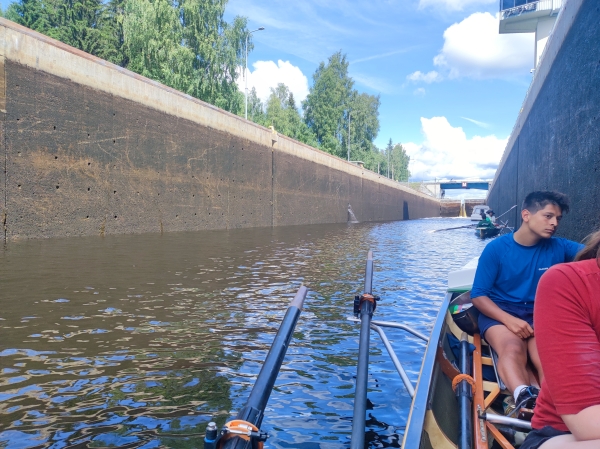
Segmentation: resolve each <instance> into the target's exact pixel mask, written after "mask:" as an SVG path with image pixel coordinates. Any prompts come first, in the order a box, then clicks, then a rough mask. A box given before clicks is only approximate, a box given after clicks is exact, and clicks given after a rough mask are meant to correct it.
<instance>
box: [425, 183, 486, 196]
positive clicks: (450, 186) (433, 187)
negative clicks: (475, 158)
mask: <svg viewBox="0 0 600 449" xmlns="http://www.w3.org/2000/svg"><path fill="white" fill-rule="evenodd" d="M491 183H492V180H491V179H476V180H472V179H470V180H459V181H455V180H454V179H450V180H449V181H448V180H439V181H438V180H437V179H436V180H434V181H423V182H422V183H421V185H422V187H423V188H422V189H421V191H425V190H427V191H428V192H430V193H431V194H433V196H435V197H436V198H444V197H445V196H446V190H461V189H464V190H467V189H475V190H489V188H490V185H491Z"/></svg>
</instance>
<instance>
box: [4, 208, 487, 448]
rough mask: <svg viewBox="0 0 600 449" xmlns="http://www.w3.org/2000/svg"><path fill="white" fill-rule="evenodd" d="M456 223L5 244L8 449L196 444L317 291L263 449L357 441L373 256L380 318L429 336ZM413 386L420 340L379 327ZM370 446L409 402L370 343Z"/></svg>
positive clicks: (280, 384) (382, 440) (387, 437)
mask: <svg viewBox="0 0 600 449" xmlns="http://www.w3.org/2000/svg"><path fill="white" fill-rule="evenodd" d="M468 223H469V222H468V221H466V220H464V219H442V218H436V219H426V220H414V221H405V222H390V223H375V224H374V223H363V224H352V225H346V224H344V225H316V226H295V227H281V228H261V229H244V230H230V231H207V232H187V233H173V234H164V235H157V234H147V235H127V236H110V237H105V238H99V237H91V238H87V237H86V238H72V239H52V240H35V241H23V242H11V243H10V244H9V245H8V246H7V247H6V248H4V249H1V250H0V305H1V307H0V372H1V375H0V447H1V448H7V449H17V448H18V449H21V448H56V449H58V448H92V447H108V446H110V447H127V448H157V447H169V448H202V447H203V443H202V441H203V433H204V430H205V427H206V424H207V423H208V422H209V421H216V422H217V424H218V425H219V426H221V425H223V424H224V423H225V422H226V421H227V420H228V419H230V418H231V417H232V416H233V415H235V413H236V412H237V411H238V410H239V409H240V408H241V407H242V406H243V405H244V402H245V399H246V398H247V396H248V394H249V392H250V389H251V388H252V385H253V382H254V380H255V379H256V376H257V374H258V372H259V370H260V368H261V363H262V361H263V360H264V358H265V356H266V354H267V352H268V349H269V347H270V344H271V342H272V340H273V337H274V335H275V333H276V331H277V329H278V326H279V324H280V322H281V319H282V318H283V315H284V314H285V311H286V308H287V306H288V304H289V302H290V300H291V299H292V298H293V297H294V295H295V293H296V291H297V290H298V288H299V287H300V286H301V285H306V286H307V287H308V288H309V289H310V293H309V295H308V298H307V300H306V302H305V309H304V311H303V313H302V315H301V316H300V319H299V321H298V325H297V327H296V331H295V333H294V338H293V340H292V343H291V345H290V348H289V350H288V353H287V356H286V359H285V361H284V365H283V368H282V370H281V373H280V375H279V377H278V380H277V382H276V386H275V389H274V391H273V393H272V395H271V398H270V400H269V403H268V406H267V410H266V413H265V418H264V421H263V426H262V428H263V430H265V431H267V432H268V433H269V435H270V438H269V439H268V441H267V442H266V444H265V447H266V448H299V449H316V448H322V449H334V448H347V447H349V441H350V434H351V427H352V407H353V395H354V388H355V375H356V359H357V353H358V337H359V325H357V324H354V323H351V322H349V321H348V320H347V317H349V316H352V303H353V298H354V295H355V294H357V293H360V292H361V288H362V286H363V281H364V265H365V259H366V255H367V251H368V249H369V248H371V249H372V250H373V252H374V261H375V274H374V280H373V287H374V293H376V294H378V295H380V296H381V298H382V300H381V302H380V303H379V304H378V307H377V310H376V312H375V317H376V319H380V320H395V321H398V322H401V323H404V324H407V325H410V326H412V327H414V328H415V329H417V330H418V331H420V332H422V333H425V334H426V335H429V333H430V331H431V328H432V325H433V321H434V319H435V316H436V314H437V312H438V308H439V306H440V303H441V301H442V299H443V297H444V289H445V285H446V278H447V274H448V272H449V271H450V270H453V269H456V268H459V267H460V266H462V265H463V264H464V263H466V262H467V261H468V260H470V259H471V258H472V257H474V256H477V255H479V253H480V252H481V250H482V249H483V247H484V245H485V243H486V242H482V241H480V240H478V239H477V238H476V237H475V235H474V234H473V231H472V230H469V229H457V230H453V231H447V232H439V233H432V232H431V231H432V230H434V229H440V228H447V227H453V226H460V225H464V224H468ZM386 332H387V334H388V337H389V338H390V340H391V342H392V344H393V346H394V348H395V349H396V352H397V354H398V357H399V358H400V360H401V361H402V363H403V364H404V367H405V369H406V370H407V372H408V375H409V377H410V378H411V380H412V381H413V382H416V380H417V376H418V372H419V369H420V364H421V359H422V356H423V353H424V349H425V345H424V343H423V342H422V341H420V340H418V339H416V338H415V337H412V336H411V335H409V334H407V333H406V332H403V331H396V330H388V331H386ZM370 354H371V355H370V360H371V365H370V370H369V393H368V399H369V402H368V406H369V410H368V417H367V445H366V447H369V448H379V447H400V443H401V441H402V435H403V432H404V426H405V424H406V420H407V416H408V411H409V407H410V402H411V400H410V397H409V395H408V393H407V392H406V390H405V389H404V387H403V385H402V382H401V380H400V378H399V376H398V373H397V372H396V370H395V368H394V366H393V364H392V362H391V361H390V359H389V357H388V355H387V353H386V351H385V348H384V347H383V345H382V343H381V342H380V340H379V337H378V336H377V335H376V334H373V335H372V336H371V351H370Z"/></svg>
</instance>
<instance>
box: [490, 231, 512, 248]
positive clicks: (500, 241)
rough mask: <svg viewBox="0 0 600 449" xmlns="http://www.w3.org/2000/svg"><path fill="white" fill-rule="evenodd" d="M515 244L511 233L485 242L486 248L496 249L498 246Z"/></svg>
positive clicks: (505, 246) (504, 246) (503, 246)
mask: <svg viewBox="0 0 600 449" xmlns="http://www.w3.org/2000/svg"><path fill="white" fill-rule="evenodd" d="M514 244H515V239H514V238H513V235H512V233H510V234H503V235H501V236H499V237H496V238H495V239H494V240H492V241H491V242H490V243H488V244H487V246H486V248H489V247H491V248H496V249H500V248H507V247H510V246H513V245H514Z"/></svg>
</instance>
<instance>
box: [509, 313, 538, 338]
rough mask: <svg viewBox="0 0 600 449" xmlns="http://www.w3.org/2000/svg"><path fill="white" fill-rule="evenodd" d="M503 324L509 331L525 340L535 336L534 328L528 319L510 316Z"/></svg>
mask: <svg viewBox="0 0 600 449" xmlns="http://www.w3.org/2000/svg"><path fill="white" fill-rule="evenodd" d="M503 324H504V325H505V326H506V327H507V328H508V330H509V331H511V332H512V333H513V334H515V335H516V336H517V337H519V338H521V339H523V340H525V339H527V338H529V337H533V328H532V327H531V326H530V325H529V323H528V322H527V321H524V320H522V319H520V318H516V317H514V316H509V319H507V320H506V321H504V323H503Z"/></svg>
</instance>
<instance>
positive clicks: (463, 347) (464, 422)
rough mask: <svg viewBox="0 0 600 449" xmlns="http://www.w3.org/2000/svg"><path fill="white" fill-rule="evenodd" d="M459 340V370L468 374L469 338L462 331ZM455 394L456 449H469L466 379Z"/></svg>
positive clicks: (468, 403)
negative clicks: (458, 419)
mask: <svg viewBox="0 0 600 449" xmlns="http://www.w3.org/2000/svg"><path fill="white" fill-rule="evenodd" d="M460 340H461V341H460V359H459V364H460V372H461V373H462V374H468V375H470V374H471V370H470V368H469V365H470V359H471V358H470V357H469V340H468V339H467V334H466V333H464V332H463V334H462V337H461V339H460ZM456 395H457V396H458V409H459V413H460V426H459V429H458V449H471V447H472V440H471V438H472V435H471V431H472V430H471V398H472V395H471V385H469V384H468V383H467V381H466V380H463V381H461V382H459V383H458V385H457V389H456Z"/></svg>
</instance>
